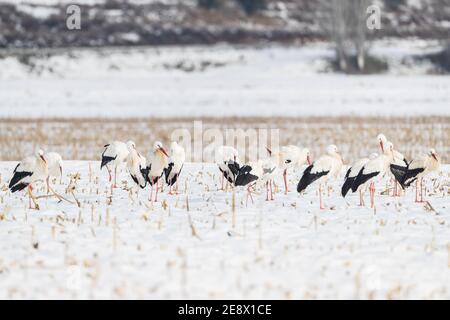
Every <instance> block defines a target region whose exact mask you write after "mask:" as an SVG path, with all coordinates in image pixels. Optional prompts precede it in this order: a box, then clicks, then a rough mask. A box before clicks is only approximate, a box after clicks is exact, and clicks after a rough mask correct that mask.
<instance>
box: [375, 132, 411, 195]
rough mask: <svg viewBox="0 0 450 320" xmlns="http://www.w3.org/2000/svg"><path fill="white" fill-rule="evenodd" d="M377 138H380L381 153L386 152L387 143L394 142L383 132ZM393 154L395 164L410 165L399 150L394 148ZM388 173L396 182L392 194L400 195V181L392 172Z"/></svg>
mask: <svg viewBox="0 0 450 320" xmlns="http://www.w3.org/2000/svg"><path fill="white" fill-rule="evenodd" d="M377 140H378V143H379V145H380V149H381V153H384V146H385V145H386V144H387V143H391V144H393V143H392V142H390V141H389V140H388V139H387V138H386V136H385V135H384V134H382V133H380V134H379V135H378V136H377ZM393 156H394V160H393V163H394V164H396V165H398V166H403V167H406V166H407V165H408V161H407V160H406V158H405V156H404V155H403V154H402V153H400V152H399V151H397V150H395V149H394V150H393ZM388 175H389V176H390V178H391V181H392V182H393V183H394V190H393V193H392V196H394V197H398V196H400V188H398V184H399V183H400V182H399V181H397V180H396V178H395V176H394V175H392V174H391V173H390V172H389V173H388Z"/></svg>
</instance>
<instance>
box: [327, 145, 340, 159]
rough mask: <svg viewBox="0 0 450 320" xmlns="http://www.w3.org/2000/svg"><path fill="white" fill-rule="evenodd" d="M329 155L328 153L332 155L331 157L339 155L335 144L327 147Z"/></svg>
mask: <svg viewBox="0 0 450 320" xmlns="http://www.w3.org/2000/svg"><path fill="white" fill-rule="evenodd" d="M327 153H328V154H329V155H331V156H334V155H336V154H339V150H338V147H336V146H335V145H334V144H330V145H329V146H328V147H327Z"/></svg>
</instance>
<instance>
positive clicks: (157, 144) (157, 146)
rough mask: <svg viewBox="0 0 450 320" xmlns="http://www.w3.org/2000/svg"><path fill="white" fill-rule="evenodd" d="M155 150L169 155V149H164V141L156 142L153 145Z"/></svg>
mask: <svg viewBox="0 0 450 320" xmlns="http://www.w3.org/2000/svg"><path fill="white" fill-rule="evenodd" d="M153 150H154V151H155V152H161V153H162V154H163V155H165V156H166V157H169V155H168V154H167V151H166V150H165V149H164V147H163V144H162V142H160V141H156V142H155V144H154V145H153Z"/></svg>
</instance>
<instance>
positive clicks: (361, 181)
mask: <svg viewBox="0 0 450 320" xmlns="http://www.w3.org/2000/svg"><path fill="white" fill-rule="evenodd" d="M383 150H384V152H383V154H381V155H379V156H378V157H376V158H375V159H372V160H370V161H369V162H367V163H366V164H365V165H364V166H363V168H362V169H361V170H360V172H359V173H358V175H357V176H356V178H355V180H354V181H353V183H352V191H353V192H356V191H357V190H358V189H359V188H365V187H367V186H368V185H370V187H369V190H370V206H371V208H373V207H374V205H375V183H376V182H377V181H380V180H381V179H382V178H383V177H384V176H385V175H387V174H389V173H390V168H389V167H390V164H391V163H392V162H393V161H394V146H393V144H392V143H391V142H389V141H388V142H386V143H385V144H384V146H383Z"/></svg>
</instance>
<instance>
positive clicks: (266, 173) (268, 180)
mask: <svg viewBox="0 0 450 320" xmlns="http://www.w3.org/2000/svg"><path fill="white" fill-rule="evenodd" d="M261 168H262V174H261V176H260V177H259V181H260V182H261V183H264V182H265V184H266V201H269V200H274V198H273V179H274V178H275V175H276V174H277V170H278V166H277V163H276V162H275V161H274V160H273V159H272V158H267V159H263V160H261ZM269 191H270V197H269Z"/></svg>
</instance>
